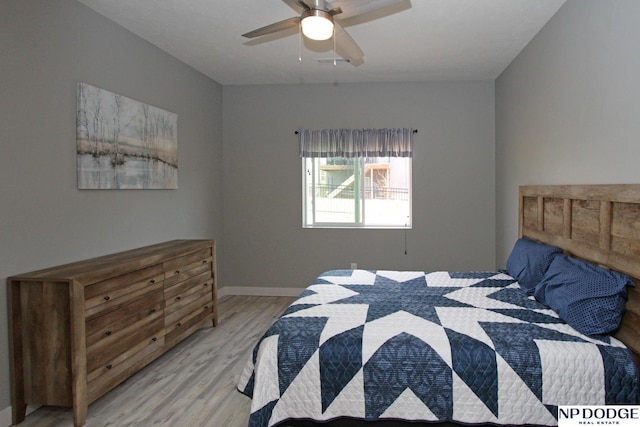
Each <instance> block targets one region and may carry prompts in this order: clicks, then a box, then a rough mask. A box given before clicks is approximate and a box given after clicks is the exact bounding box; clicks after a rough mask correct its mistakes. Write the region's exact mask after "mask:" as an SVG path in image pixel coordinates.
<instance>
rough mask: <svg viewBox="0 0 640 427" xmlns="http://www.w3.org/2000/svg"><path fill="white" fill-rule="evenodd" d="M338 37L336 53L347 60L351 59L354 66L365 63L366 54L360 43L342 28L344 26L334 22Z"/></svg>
mask: <svg viewBox="0 0 640 427" xmlns="http://www.w3.org/2000/svg"><path fill="white" fill-rule="evenodd" d="M334 25H335V27H334V28H335V32H336V33H335V37H336V53H337V54H338V55H340V56H341V57H343V58H345V59H349V60H350V62H351V64H352V65H355V66H358V65H360V64H362V63H363V62H364V61H363V59H362V57H363V56H364V52H363V51H362V49H360V46H358V43H356V41H355V40H354V39H353V38H352V37H351V36H350V35H349V33H347V32H346V31H345V29H344V28H342V25H340V24H338V23H337V22H334Z"/></svg>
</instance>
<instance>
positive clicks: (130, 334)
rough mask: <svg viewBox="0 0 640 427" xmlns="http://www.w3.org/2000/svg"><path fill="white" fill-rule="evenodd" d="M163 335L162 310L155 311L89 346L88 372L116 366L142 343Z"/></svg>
mask: <svg viewBox="0 0 640 427" xmlns="http://www.w3.org/2000/svg"><path fill="white" fill-rule="evenodd" d="M163 335H164V320H163V317H162V312H157V313H153V314H152V315H150V316H147V317H145V318H143V319H142V320H140V321H138V322H136V323H134V324H132V325H129V326H127V327H126V328H123V329H120V330H119V331H117V332H116V333H113V334H111V335H109V336H106V337H104V338H102V339H101V340H99V341H97V342H95V343H94V344H93V345H91V346H90V347H87V373H88V374H89V375H91V373H92V372H94V371H97V370H101V369H106V370H110V369H111V368H110V366H111V367H113V366H115V365H116V363H117V361H118V360H120V359H122V358H125V359H126V358H128V357H129V356H130V355H131V354H133V353H134V352H135V351H136V350H135V349H136V348H138V347H139V346H140V345H141V344H142V343H147V344H148V343H151V342H156V341H157V340H158V339H161V338H162V336H163ZM145 345H146V344H145Z"/></svg>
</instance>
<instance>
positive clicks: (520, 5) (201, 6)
mask: <svg viewBox="0 0 640 427" xmlns="http://www.w3.org/2000/svg"><path fill="white" fill-rule="evenodd" d="M79 1H80V2H81V3H84V4H85V5H87V6H89V7H90V8H92V9H94V10H96V11H97V12H99V13H101V14H102V15H104V16H106V17H107V18H109V19H111V20H113V21H115V22H117V23H118V24H120V25H122V26H123V27H125V28H127V29H128V30H130V31H131V32H133V33H135V34H137V35H138V36H140V37H142V38H143V39H145V40H147V41H149V42H150V43H152V44H154V45H155V46H157V47H159V48H160V49H162V50H164V51H166V52H168V53H169V54H171V55H173V56H174V57H176V58H178V59H179V60H181V61H182V62H185V63H186V64H189V65H190V66H192V67H193V68H195V69H196V70H198V71H200V72H201V73H203V74H205V75H207V76H209V77H211V78H212V79H214V80H216V81H217V82H218V83H221V84H223V85H243V84H273V83H287V84H292V83H293V84H295V83H348V82H399V81H401V82H407V81H412V82H415V81H428V80H493V79H495V78H496V77H498V75H499V74H500V73H501V72H502V71H503V70H504V69H505V68H506V67H507V66H508V65H509V63H510V62H511V61H512V60H513V59H514V58H515V57H516V56H517V55H518V53H520V51H521V50H522V49H523V48H524V47H525V46H526V45H527V43H529V41H530V40H531V39H532V38H533V37H534V36H535V35H536V34H537V33H538V31H540V29H541V28H542V27H543V26H544V25H545V24H546V23H547V21H548V20H549V19H550V18H551V17H552V16H553V15H554V14H555V13H556V11H557V10H558V9H559V8H560V6H562V4H563V3H564V2H565V0H404V1H403V2H401V3H399V4H398V5H395V6H389V7H387V8H385V9H383V10H379V11H376V12H372V13H369V14H368V15H364V16H361V17H360V18H350V19H348V20H343V21H342V22H341V23H342V25H343V26H344V28H345V29H346V30H347V31H348V33H349V34H350V35H351V36H352V37H353V39H354V40H355V41H356V42H357V43H358V45H359V46H360V47H361V48H362V50H363V51H364V55H365V56H364V63H363V64H361V65H359V66H357V67H356V66H353V65H351V64H348V63H338V64H337V65H333V62H332V61H329V63H319V62H318V59H319V58H325V59H326V58H333V50H332V48H333V43H332V41H325V42H313V44H312V43H309V41H305V42H304V43H303V45H302V48H300V43H299V37H298V33H297V31H296V30H295V29H294V30H291V31H285V32H283V33H281V34H278V35H275V34H274V35H269V36H265V37H263V38H262V39H246V38H244V37H242V36H241V34H243V33H246V32H248V31H251V30H254V29H256V28H259V27H263V26H265V25H268V24H271V23H273V22H276V21H280V20H283V19H287V18H290V17H293V16H297V13H296V11H294V10H293V8H292V7H291V6H290V5H289V4H290V2H291V0H289V2H287V0H79ZM300 53H301V56H302V61H301V62H300V61H299V60H298V58H299V54H300Z"/></svg>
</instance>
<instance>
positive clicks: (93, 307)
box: [84, 265, 164, 319]
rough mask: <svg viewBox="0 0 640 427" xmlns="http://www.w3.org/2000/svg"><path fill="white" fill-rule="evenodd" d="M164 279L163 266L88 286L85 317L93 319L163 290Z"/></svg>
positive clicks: (86, 289)
mask: <svg viewBox="0 0 640 427" xmlns="http://www.w3.org/2000/svg"><path fill="white" fill-rule="evenodd" d="M163 279H164V272H163V269H162V266H161V265H155V266H152V267H148V268H145V269H142V270H137V271H135V272H133V273H129V274H124V275H122V276H118V277H114V278H111V279H108V280H104V281H102V282H98V283H94V284H92V285H90V286H87V287H86V288H85V294H84V295H85V315H86V317H87V318H89V319H92V318H94V317H97V316H100V315H101V314H104V313H106V312H109V311H112V310H115V309H117V308H120V307H122V306H124V305H127V304H129V303H130V302H132V301H134V300H136V299H138V298H139V297H140V296H142V295H144V294H145V293H147V292H149V290H150V289H152V288H157V289H161V288H162V286H163V284H162V281H163Z"/></svg>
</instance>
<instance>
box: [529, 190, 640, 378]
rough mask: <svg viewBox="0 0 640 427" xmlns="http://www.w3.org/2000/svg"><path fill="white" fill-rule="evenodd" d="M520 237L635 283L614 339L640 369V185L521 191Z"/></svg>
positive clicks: (630, 290) (630, 289)
mask: <svg viewBox="0 0 640 427" xmlns="http://www.w3.org/2000/svg"><path fill="white" fill-rule="evenodd" d="M519 199H520V213H519V235H520V237H522V236H524V237H528V238H530V239H533V240H537V241H540V242H543V243H547V244H551V245H555V246H559V247H561V248H562V249H563V250H564V251H565V252H567V253H569V254H571V255H573V256H575V257H577V258H582V259H584V260H587V261H590V262H593V263H594V264H598V265H600V266H602V267H605V268H608V269H611V270H616V271H620V272H622V273H625V274H628V275H629V276H631V277H632V278H633V281H634V283H635V284H636V287H635V288H628V290H629V300H628V302H627V306H626V313H625V315H624V318H623V319H622V326H621V327H620V329H619V330H618V331H617V332H616V334H615V335H614V336H615V337H616V338H618V339H619V340H620V341H622V342H624V343H625V344H626V345H627V347H629V348H630V349H631V351H633V353H634V354H635V359H636V364H637V365H638V366H640V184H616V185H551V186H547V185H544V186H542V185H541V186H537V185H536V186H522V187H520V196H519Z"/></svg>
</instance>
